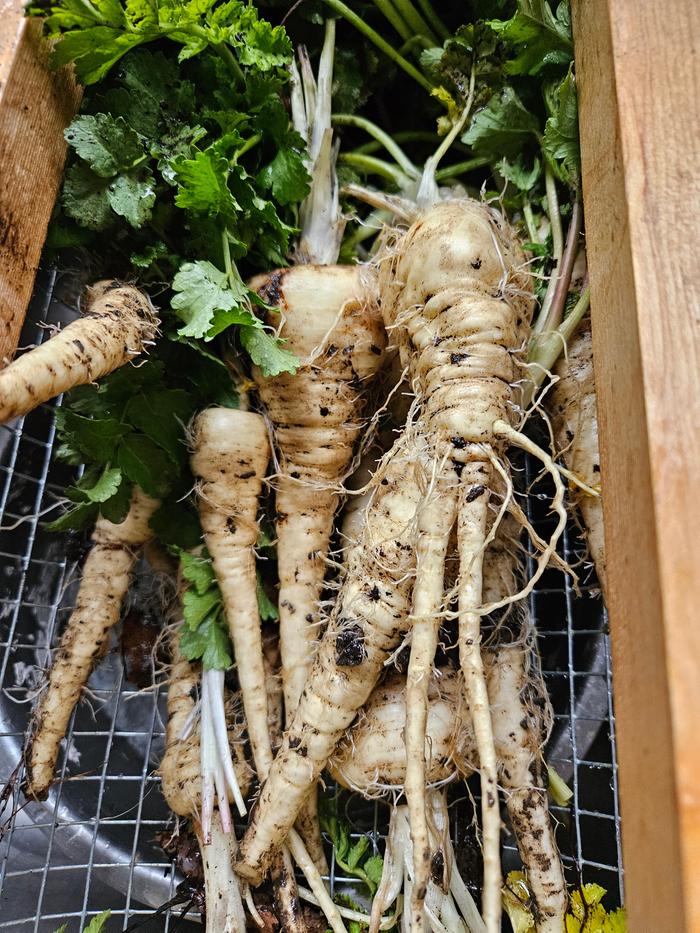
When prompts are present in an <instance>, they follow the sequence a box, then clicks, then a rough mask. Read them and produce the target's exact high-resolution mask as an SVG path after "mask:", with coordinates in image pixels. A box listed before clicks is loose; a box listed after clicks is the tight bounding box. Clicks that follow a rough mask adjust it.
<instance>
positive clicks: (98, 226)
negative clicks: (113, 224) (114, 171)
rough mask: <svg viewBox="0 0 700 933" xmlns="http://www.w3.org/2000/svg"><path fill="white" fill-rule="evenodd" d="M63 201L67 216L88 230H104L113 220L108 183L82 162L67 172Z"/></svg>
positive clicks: (72, 166)
mask: <svg viewBox="0 0 700 933" xmlns="http://www.w3.org/2000/svg"><path fill="white" fill-rule="evenodd" d="M62 201H63V207H64V208H65V211H66V214H68V216H69V217H72V218H73V220H75V221H77V222H78V223H79V224H80V225H81V226H82V227H87V228H88V230H104V228H105V227H106V226H108V224H109V222H110V220H112V217H113V215H112V208H111V205H110V203H109V196H108V192H107V182H106V181H105V179H104V178H100V176H99V175H96V174H95V173H94V172H93V171H92V169H90V168H89V167H88V166H87V165H84V164H82V163H80V162H78V163H76V164H74V165H71V166H70V168H69V169H68V171H67V172H66V178H65V181H64V183H63V196H62Z"/></svg>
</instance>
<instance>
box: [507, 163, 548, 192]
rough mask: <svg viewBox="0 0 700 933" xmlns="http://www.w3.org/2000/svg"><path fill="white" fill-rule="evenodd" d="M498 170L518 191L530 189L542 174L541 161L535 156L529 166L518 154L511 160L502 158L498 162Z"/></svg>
mask: <svg viewBox="0 0 700 933" xmlns="http://www.w3.org/2000/svg"><path fill="white" fill-rule="evenodd" d="M498 171H499V172H500V173H501V175H503V177H504V178H506V179H507V180H508V181H509V182H511V183H512V184H513V185H515V187H516V188H517V189H518V190H519V191H531V190H532V188H534V186H535V185H536V183H537V182H538V180H539V178H540V176H541V175H542V162H541V161H540V159H538V158H537V157H535V160H534V162H533V164H532V167H529V166H528V165H526V163H525V160H524V159H523V157H522V156H521V155H519V156H518V157H517V158H516V159H515V160H514V161H512V162H509V161H508V159H502V160H501V161H500V162H499V163H498Z"/></svg>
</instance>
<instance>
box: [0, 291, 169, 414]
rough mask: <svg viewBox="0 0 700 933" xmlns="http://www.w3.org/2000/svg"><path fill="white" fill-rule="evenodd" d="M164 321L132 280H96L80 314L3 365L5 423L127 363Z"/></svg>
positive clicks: (0, 407) (0, 396) (0, 393)
mask: <svg viewBox="0 0 700 933" xmlns="http://www.w3.org/2000/svg"><path fill="white" fill-rule="evenodd" d="M159 323H160V322H159V320H158V318H157V316H156V313H155V311H154V309H153V306H152V305H151V302H150V301H149V299H148V297H147V296H146V295H144V294H143V292H140V291H139V290H138V289H137V288H135V287H134V286H133V285H125V284H123V283H120V282H113V281H108V280H107V281H103V282H97V283H96V284H95V285H93V286H92V288H90V289H88V308H87V311H86V312H85V313H84V314H83V315H82V316H81V317H80V318H78V319H77V320H75V321H72V322H71V323H70V324H68V325H67V326H66V327H64V328H63V330H62V331H60V332H59V333H58V334H56V335H55V336H54V337H52V338H51V339H50V340H47V341H46V342H45V343H42V344H41V345H40V346H38V347H36V348H35V349H33V350H30V351H29V352H28V353H24V354H23V355H22V356H20V357H18V358H17V359H16V360H15V361H14V362H13V363H10V364H9V365H8V366H6V367H5V369H3V370H2V371H0V423H2V422H5V421H9V420H10V418H17V417H18V416H19V415H26V414H27V412H29V411H32V409H34V408H36V407H37V405H40V404H41V403H42V402H46V401H47V400H48V399H51V398H54V397H55V396H56V395H60V394H61V392H66V391H67V390H68V389H72V388H73V387H74V386H79V385H85V383H88V382H94V381H95V380H97V379H99V378H100V377H102V376H106V375H107V373H111V372H112V371H113V370H115V369H118V368H119V367H120V366H123V365H124V364H125V363H128V362H129V360H132V359H133V358H134V357H136V356H138V355H139V354H140V353H143V352H144V350H145V349H146V348H147V347H148V345H149V343H151V342H152V341H153V340H154V339H155V336H156V333H157V330H158V325H159Z"/></svg>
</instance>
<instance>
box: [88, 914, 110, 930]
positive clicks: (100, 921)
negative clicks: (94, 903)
mask: <svg viewBox="0 0 700 933" xmlns="http://www.w3.org/2000/svg"><path fill="white" fill-rule="evenodd" d="M111 916H112V911H111V910H104V911H102V913H101V914H98V915H97V916H96V917H93V918H92V920H91V921H90V922H89V923H88V924H87V926H85V927H83V933H102V930H103V929H104V926H105V924H106V923H107V921H108V920H109V918H110V917H111Z"/></svg>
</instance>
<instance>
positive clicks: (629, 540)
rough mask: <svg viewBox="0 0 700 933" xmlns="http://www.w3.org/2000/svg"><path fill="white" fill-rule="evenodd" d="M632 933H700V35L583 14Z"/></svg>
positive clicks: (579, 14)
mask: <svg viewBox="0 0 700 933" xmlns="http://www.w3.org/2000/svg"><path fill="white" fill-rule="evenodd" d="M573 13H574V35H575V45H576V58H577V80H578V87H579V105H580V125H581V148H582V157H583V193H584V203H585V211H586V231H587V243H588V253H589V260H590V274H591V291H592V322H593V340H594V352H595V369H596V384H597V390H598V406H599V420H600V442H601V466H602V470H603V476H604V484H605V533H606V540H607V547H606V553H607V568H608V596H609V610H610V624H611V631H612V647H613V678H614V691H615V703H616V711H617V737H618V754H619V763H620V777H621V795H622V837H623V855H624V861H625V869H626V893H627V903H628V908H629V917H630V924H629V928H630V930H633V931H635V933H637V931H639V933H680V931H700V740H699V738H700V736H699V729H700V618H699V617H700V481H699V480H698V477H699V476H700V265H699V262H698V246H697V233H696V230H697V223H698V209H699V208H700V171H699V165H700V160H699V158H698V154H699V149H700V144H699V141H700V104H699V102H700V51H699V50H700V26H699V25H698V8H697V5H696V3H695V2H694V0H667V2H666V3H663V4H660V3H650V2H646V3H645V2H641V3H640V2H633V0H574V4H573Z"/></svg>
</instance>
